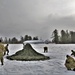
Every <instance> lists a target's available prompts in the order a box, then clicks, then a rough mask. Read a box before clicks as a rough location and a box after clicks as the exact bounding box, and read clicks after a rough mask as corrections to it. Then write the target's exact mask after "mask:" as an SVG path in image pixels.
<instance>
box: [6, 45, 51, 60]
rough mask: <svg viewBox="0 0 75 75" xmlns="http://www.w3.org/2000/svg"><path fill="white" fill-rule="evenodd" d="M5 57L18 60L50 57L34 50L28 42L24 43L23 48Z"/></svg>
mask: <svg viewBox="0 0 75 75" xmlns="http://www.w3.org/2000/svg"><path fill="white" fill-rule="evenodd" d="M7 59H10V60H20V61H34V60H47V59H50V58H49V57H48V56H45V55H43V54H40V53H38V52H36V51H35V50H34V49H33V48H32V46H31V45H30V44H26V45H25V47H24V49H22V50H20V51H18V52H16V53H15V54H13V55H11V56H7Z"/></svg>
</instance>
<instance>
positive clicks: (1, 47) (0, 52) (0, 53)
mask: <svg viewBox="0 0 75 75" xmlns="http://www.w3.org/2000/svg"><path fill="white" fill-rule="evenodd" d="M4 51H5V47H4V45H3V44H2V43H1V40H0V61H1V65H3V64H4V61H3V56H4Z"/></svg>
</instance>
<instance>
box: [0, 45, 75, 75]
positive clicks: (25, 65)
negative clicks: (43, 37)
mask: <svg viewBox="0 0 75 75" xmlns="http://www.w3.org/2000/svg"><path fill="white" fill-rule="evenodd" d="M32 46H33V48H34V49H35V50H36V51H38V52H40V53H42V54H44V55H47V56H49V57H50V58H51V59H50V60H45V61H16V60H13V61H10V60H8V59H6V56H4V65H3V66H1V65H0V75H75V71H68V70H67V69H66V67H65V66H64V62H65V59H66V55H67V54H69V55H70V54H71V50H72V49H73V50H75V44H35V45H32ZM44 46H47V47H48V53H44V52H43V47H44ZM22 48H23V45H22V44H18V45H17V44H15V45H14V44H10V45H9V50H10V53H9V55H11V54H14V53H15V52H16V51H17V50H21V49H22Z"/></svg>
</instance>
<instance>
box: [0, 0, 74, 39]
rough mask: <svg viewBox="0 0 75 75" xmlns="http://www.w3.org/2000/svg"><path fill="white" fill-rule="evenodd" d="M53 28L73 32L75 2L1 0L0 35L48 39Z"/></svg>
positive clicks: (62, 0)
mask: <svg viewBox="0 0 75 75" xmlns="http://www.w3.org/2000/svg"><path fill="white" fill-rule="evenodd" d="M54 29H58V30H62V29H64V30H67V29H68V30H69V31H70V30H73V31H75V0H0V36H2V37H13V36H16V37H20V36H21V35H22V36H24V35H26V34H27V35H32V36H38V37H40V38H43V39H50V37H51V33H52V31H53V30H54Z"/></svg>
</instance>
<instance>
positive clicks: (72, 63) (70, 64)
mask: <svg viewBox="0 0 75 75" xmlns="http://www.w3.org/2000/svg"><path fill="white" fill-rule="evenodd" d="M66 57H67V59H66V61H65V66H66V68H67V70H73V71H75V60H74V59H73V58H72V57H71V56H69V55H66Z"/></svg>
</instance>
